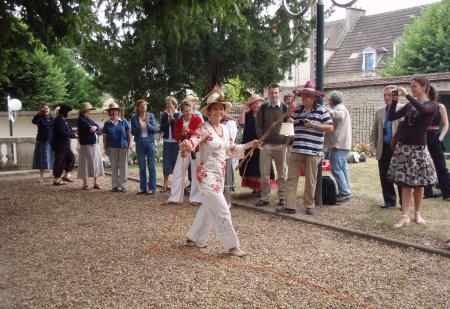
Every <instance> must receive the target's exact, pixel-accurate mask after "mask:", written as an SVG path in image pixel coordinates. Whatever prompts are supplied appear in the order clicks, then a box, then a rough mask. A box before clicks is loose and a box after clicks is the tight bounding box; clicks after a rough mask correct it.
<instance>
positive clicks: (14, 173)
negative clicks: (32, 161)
mask: <svg viewBox="0 0 450 309" xmlns="http://www.w3.org/2000/svg"><path fill="white" fill-rule="evenodd" d="M33 174H39V170H22V171H4V172H0V178H3V177H5V178H6V177H15V176H23V175H33Z"/></svg>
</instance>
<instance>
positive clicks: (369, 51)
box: [362, 47, 377, 72]
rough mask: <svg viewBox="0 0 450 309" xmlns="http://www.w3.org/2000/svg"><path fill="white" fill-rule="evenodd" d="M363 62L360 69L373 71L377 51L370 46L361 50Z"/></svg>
mask: <svg viewBox="0 0 450 309" xmlns="http://www.w3.org/2000/svg"><path fill="white" fill-rule="evenodd" d="M362 54H363V63H362V69H363V71H364V72H368V71H375V65H376V63H377V61H376V60H377V51H376V50H375V49H373V48H372V47H367V48H366V49H364V50H363V52H362Z"/></svg>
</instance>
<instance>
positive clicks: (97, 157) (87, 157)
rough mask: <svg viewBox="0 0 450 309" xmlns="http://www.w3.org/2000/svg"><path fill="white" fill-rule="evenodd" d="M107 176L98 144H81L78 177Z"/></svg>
mask: <svg viewBox="0 0 450 309" xmlns="http://www.w3.org/2000/svg"><path fill="white" fill-rule="evenodd" d="M100 176H105V170H104V168H103V161H102V155H101V153H100V147H99V146H98V144H93V145H80V149H79V150H78V170H77V178H78V179H87V178H89V177H100Z"/></svg>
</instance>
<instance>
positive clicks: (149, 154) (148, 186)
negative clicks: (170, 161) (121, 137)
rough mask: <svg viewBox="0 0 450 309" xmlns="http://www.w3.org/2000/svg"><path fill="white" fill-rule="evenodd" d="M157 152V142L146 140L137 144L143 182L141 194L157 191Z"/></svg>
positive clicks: (140, 175) (141, 180) (140, 176)
mask: <svg viewBox="0 0 450 309" xmlns="http://www.w3.org/2000/svg"><path fill="white" fill-rule="evenodd" d="M155 152H156V146H155V142H153V141H150V140H145V139H142V140H141V141H138V142H136V154H137V158H138V163H139V179H140V182H141V192H142V191H147V190H149V191H153V192H154V191H156V167H155ZM146 165H147V167H148V173H149V177H148V182H147V171H146Z"/></svg>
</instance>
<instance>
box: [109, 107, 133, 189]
mask: <svg viewBox="0 0 450 309" xmlns="http://www.w3.org/2000/svg"><path fill="white" fill-rule="evenodd" d="M106 111H107V112H108V114H109V116H110V117H111V119H109V120H108V121H106V122H105V124H104V126H103V148H104V150H105V154H106V155H107V156H109V158H110V161H111V174H112V175H111V176H112V177H111V181H112V190H111V191H112V192H124V193H125V192H127V190H128V181H127V180H128V179H127V176H128V149H130V148H131V132H130V125H129V124H128V121H127V120H126V119H125V118H121V117H120V113H121V109H120V106H119V104H117V103H115V102H112V103H110V104H109V107H108V109H106Z"/></svg>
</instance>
